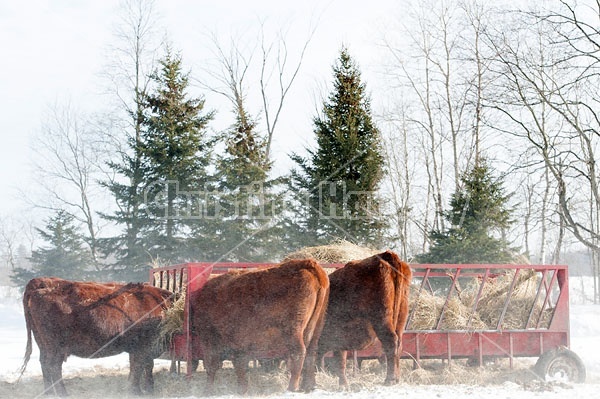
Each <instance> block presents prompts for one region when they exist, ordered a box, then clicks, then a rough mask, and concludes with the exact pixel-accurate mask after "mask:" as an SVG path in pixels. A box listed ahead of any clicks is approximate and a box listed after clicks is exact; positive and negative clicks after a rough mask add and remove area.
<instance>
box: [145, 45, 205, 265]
mask: <svg viewBox="0 0 600 399" xmlns="http://www.w3.org/2000/svg"><path fill="white" fill-rule="evenodd" d="M159 64H160V68H159V71H157V72H156V73H155V74H153V75H152V81H153V83H154V84H155V86H156V87H155V89H154V91H153V92H151V93H150V94H149V95H147V97H146V98H145V104H146V108H145V111H144V116H143V117H144V119H143V132H142V140H141V144H140V151H141V154H142V170H143V175H144V182H145V184H146V188H145V192H144V194H145V196H146V199H147V201H146V202H145V203H144V209H145V210H146V212H147V215H148V216H147V219H146V220H145V225H144V227H143V232H144V235H145V240H146V242H145V249H146V251H147V252H148V254H149V255H150V256H152V257H153V258H160V259H163V260H167V261H171V262H175V261H178V260H182V259H186V258H189V257H193V256H194V255H193V254H192V253H190V251H192V252H193V251H195V250H194V248H191V247H190V246H189V245H187V244H188V243H187V239H188V238H189V230H190V228H191V226H192V225H195V226H197V225H198V224H199V223H201V222H202V219H201V218H199V216H200V215H199V214H200V212H202V209H200V207H201V205H202V204H200V203H199V201H200V200H201V198H199V197H201V193H202V192H203V191H204V189H205V186H206V185H207V183H208V173H207V166H208V165H209V163H210V154H211V151H212V141H211V140H209V138H208V135H207V132H206V128H207V125H208V122H209V121H210V120H211V119H212V118H213V113H212V112H208V113H205V114H203V110H204V99H202V98H190V97H189V95H188V93H187V89H188V86H189V76H188V75H189V74H186V73H183V71H182V59H181V57H180V56H178V55H173V54H172V53H171V51H170V50H167V53H166V55H165V57H164V58H163V59H162V60H160V62H159ZM188 194H190V195H188Z"/></svg>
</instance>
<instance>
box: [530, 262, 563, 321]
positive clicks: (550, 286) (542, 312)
mask: <svg viewBox="0 0 600 399" xmlns="http://www.w3.org/2000/svg"><path fill="white" fill-rule="evenodd" d="M557 276H558V272H557V270H556V269H554V273H552V278H551V279H550V285H549V286H548V288H547V289H546V298H545V299H544V304H543V305H542V309H541V310H540V315H539V316H538V321H537V323H536V325H535V328H540V322H541V321H542V316H543V315H544V310H545V309H546V306H547V305H548V302H549V300H550V295H551V294H552V287H554V284H555V283H556V277H557Z"/></svg>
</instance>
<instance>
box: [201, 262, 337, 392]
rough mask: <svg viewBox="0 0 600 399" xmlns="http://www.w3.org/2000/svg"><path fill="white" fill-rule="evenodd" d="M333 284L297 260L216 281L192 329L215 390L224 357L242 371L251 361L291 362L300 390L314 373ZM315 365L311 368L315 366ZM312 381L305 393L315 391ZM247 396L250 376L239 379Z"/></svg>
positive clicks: (292, 382) (322, 273)
mask: <svg viewBox="0 0 600 399" xmlns="http://www.w3.org/2000/svg"><path fill="white" fill-rule="evenodd" d="M328 292H329V280H328V278H327V275H326V273H325V271H324V270H323V269H322V268H321V266H319V265H318V264H317V263H316V262H315V261H312V260H294V261H289V262H285V263H283V264H281V265H279V266H276V267H272V268H269V269H261V270H257V271H245V272H239V271H237V272H233V273H226V274H224V275H221V276H219V277H216V278H213V279H211V280H209V281H207V283H206V284H205V285H204V287H203V288H202V289H200V290H198V291H196V292H194V293H192V296H191V299H190V300H191V307H192V326H193V331H194V333H196V334H198V336H199V339H200V343H201V346H202V351H203V355H204V365H205V367H206V368H207V374H208V378H209V387H210V386H212V382H213V381H214V372H215V371H216V369H217V368H218V366H219V364H220V360H221V358H222V357H223V356H225V355H228V356H230V357H232V358H233V362H234V366H236V365H237V366H236V370H237V371H238V372H241V369H242V368H244V367H245V365H244V362H245V364H246V365H247V360H248V359H250V358H251V357H255V356H261V355H265V354H269V355H271V356H274V355H278V356H282V357H289V358H290V359H291V363H292V367H291V369H292V376H291V378H290V385H289V387H288V388H289V389H290V390H298V388H299V379H300V371H301V369H302V365H303V362H304V358H305V356H306V355H307V354H308V358H307V367H308V368H309V369H311V371H312V369H314V367H313V366H312V364H313V363H312V362H314V355H316V344H317V342H318V337H319V335H320V333H321V330H322V327H323V318H324V312H325V308H326V306H327V295H328ZM309 363H310V364H309ZM313 379H314V376H312V377H311V376H310V375H309V376H307V377H306V378H305V381H303V389H307V390H308V389H311V388H312V387H311V386H310V385H314V382H313ZM239 383H240V390H241V391H246V389H247V381H246V378H245V374H244V375H241V376H239Z"/></svg>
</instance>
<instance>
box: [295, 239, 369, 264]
mask: <svg viewBox="0 0 600 399" xmlns="http://www.w3.org/2000/svg"><path fill="white" fill-rule="evenodd" d="M377 253H379V251H376V250H374V249H370V248H365V247H361V246H359V245H356V244H353V243H351V242H348V241H345V240H338V241H334V242H332V243H331V244H328V245H319V246H314V247H304V248H301V249H299V250H297V251H295V252H292V253H290V254H288V255H287V256H286V257H285V258H284V261H286V260H291V259H306V258H310V259H314V260H316V261H317V262H321V263H347V262H350V261H351V260H360V259H365V258H368V257H369V256H373V255H375V254H377Z"/></svg>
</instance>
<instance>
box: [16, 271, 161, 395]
mask: <svg viewBox="0 0 600 399" xmlns="http://www.w3.org/2000/svg"><path fill="white" fill-rule="evenodd" d="M171 297H172V293H171V292H170V291H167V290H163V289H160V288H156V287H152V286H149V285H146V284H140V283H130V284H119V283H91V282H75V281H69V280H63V279H59V278H49V277H41V278H34V279H32V280H31V281H30V282H29V283H28V284H27V286H26V287H25V293H24V294H23V307H24V313H25V323H26V327H27V347H26V351H25V360H24V363H23V367H22V368H21V374H22V373H23V372H24V371H25V368H26V366H27V363H28V361H29V358H30V356H31V352H32V343H31V342H32V341H31V334H32V332H33V336H34V338H35V341H36V342H37V344H38V347H39V349H40V363H41V366H42V374H43V377H44V388H45V393H47V394H49V393H52V392H55V393H56V394H57V395H59V396H66V395H67V391H66V389H65V386H64V382H63V380H62V363H63V362H64V361H65V360H66V359H67V357H68V356H69V355H75V356H79V357H85V358H98V357H106V356H112V355H116V354H119V353H121V352H128V353H129V361H130V380H131V389H132V391H133V392H134V393H136V394H140V393H141V392H142V390H141V387H140V380H141V377H142V374H143V373H145V381H144V383H145V389H146V390H147V391H152V390H153V387H154V381H153V378H152V368H153V365H154V359H155V358H156V357H158V356H159V355H160V354H161V353H162V352H163V347H162V345H161V342H160V327H159V325H160V323H161V321H162V318H163V310H164V309H165V308H166V307H168V306H170V305H171V303H172V298H171Z"/></svg>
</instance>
